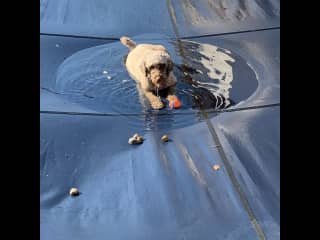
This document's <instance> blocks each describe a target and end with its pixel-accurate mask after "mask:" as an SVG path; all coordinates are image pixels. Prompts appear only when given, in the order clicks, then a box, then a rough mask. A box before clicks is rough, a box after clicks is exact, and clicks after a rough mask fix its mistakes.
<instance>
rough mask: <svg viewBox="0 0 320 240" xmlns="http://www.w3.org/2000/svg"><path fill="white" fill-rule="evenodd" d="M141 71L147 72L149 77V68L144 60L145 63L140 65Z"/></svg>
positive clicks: (146, 75) (146, 74)
mask: <svg viewBox="0 0 320 240" xmlns="http://www.w3.org/2000/svg"><path fill="white" fill-rule="evenodd" d="M140 71H141V72H142V73H144V74H145V77H148V74H149V69H148V68H147V66H146V63H145V62H143V63H142V64H141V65H140Z"/></svg>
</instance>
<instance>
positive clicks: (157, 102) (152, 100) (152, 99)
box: [145, 91, 164, 109]
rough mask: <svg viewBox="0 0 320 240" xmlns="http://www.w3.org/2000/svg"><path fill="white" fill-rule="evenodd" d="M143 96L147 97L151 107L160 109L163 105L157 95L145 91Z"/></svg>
mask: <svg viewBox="0 0 320 240" xmlns="http://www.w3.org/2000/svg"><path fill="white" fill-rule="evenodd" d="M145 96H146V97H147V98H148V100H149V102H150V104H151V107H152V108H153V109H161V108H163V107H164V104H163V102H162V101H161V99H160V98H159V97H157V96H155V95H154V94H153V93H152V92H150V91H146V92H145Z"/></svg>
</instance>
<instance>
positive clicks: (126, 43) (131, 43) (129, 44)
mask: <svg viewBox="0 0 320 240" xmlns="http://www.w3.org/2000/svg"><path fill="white" fill-rule="evenodd" d="M120 42H121V43H122V44H123V45H124V46H126V47H128V48H129V49H130V50H132V49H134V48H135V47H136V46H137V44H136V43H135V42H134V41H132V40H131V39H130V38H128V37H126V36H123V37H121V38H120Z"/></svg>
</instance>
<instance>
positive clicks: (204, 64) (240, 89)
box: [53, 38, 258, 129]
mask: <svg viewBox="0 0 320 240" xmlns="http://www.w3.org/2000/svg"><path fill="white" fill-rule="evenodd" d="M133 40H135V39H134V38H133ZM135 41H136V42H137V43H138V44H139V43H140V42H141V43H152V44H161V45H164V46H165V47H166V48H167V49H168V52H169V53H170V55H171V57H172V59H173V62H174V63H175V67H174V70H173V71H174V75H175V76H176V78H177V80H178V82H177V86H176V95H177V96H178V98H179V99H180V100H181V102H182V106H181V108H180V109H174V110H171V109H170V108H169V107H168V103H166V107H165V108H164V109H162V110H153V109H152V108H151V106H150V104H149V103H148V102H147V101H146V99H145V98H144V97H143V96H141V94H140V93H139V89H138V88H137V86H136V83H135V81H134V80H132V79H131V78H130V76H129V74H128V73H127V71H126V69H125V66H124V65H123V60H124V58H125V56H126V54H127V49H126V48H125V47H124V46H123V45H122V44H121V43H120V42H115V43H111V44H105V45H101V46H96V47H92V48H88V49H85V50H82V51H79V52H77V53H75V54H74V55H72V56H70V57H69V58H67V59H66V60H65V61H64V62H63V63H62V64H61V65H60V67H59V69H58V71H57V74H56V85H55V89H53V91H55V92H57V93H58V94H62V95H63V96H64V97H65V98H68V99H69V101H71V102H76V103H77V104H80V105H82V106H83V107H84V108H87V109H90V110H93V111H96V112H98V113H111V114H119V115H126V114H128V115H130V116H128V124H129V125H130V124H132V125H139V126H140V127H143V128H145V129H155V128H177V127H183V126H187V125H191V124H194V123H196V122H199V120H201V119H200V117H199V115H197V114H194V113H195V112H197V110H199V109H204V110H215V109H219V110H220V109H224V108H227V107H230V106H232V105H235V104H237V103H238V102H240V101H243V100H245V99H247V98H248V97H249V96H251V95H252V94H253V92H254V91H255V90H256V89H257V86H258V81H257V79H256V76H255V74H254V71H253V70H252V69H251V67H250V66H249V65H248V64H247V62H246V61H245V60H244V59H242V58H241V57H240V56H238V55H237V54H234V53H232V52H230V51H228V50H226V49H222V48H219V47H216V46H214V45H211V44H204V43H197V42H193V41H186V40H181V42H180V43H179V44H183V46H184V49H185V51H184V56H181V55H180V51H179V48H180V46H179V45H178V43H177V42H176V41H172V40H156V41H155V40H144V41H137V40H135ZM161 94H162V93H161Z"/></svg>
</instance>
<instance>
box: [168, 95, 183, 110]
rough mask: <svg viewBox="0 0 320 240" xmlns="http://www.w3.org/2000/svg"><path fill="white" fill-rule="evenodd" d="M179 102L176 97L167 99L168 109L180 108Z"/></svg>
mask: <svg viewBox="0 0 320 240" xmlns="http://www.w3.org/2000/svg"><path fill="white" fill-rule="evenodd" d="M181 105H182V104H181V102H180V100H179V99H178V98H177V97H170V99H169V106H170V108H171V109H172V108H176V109H177V108H180V107H181Z"/></svg>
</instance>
